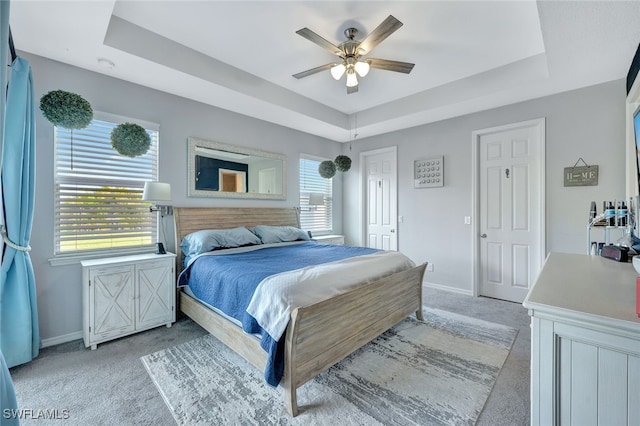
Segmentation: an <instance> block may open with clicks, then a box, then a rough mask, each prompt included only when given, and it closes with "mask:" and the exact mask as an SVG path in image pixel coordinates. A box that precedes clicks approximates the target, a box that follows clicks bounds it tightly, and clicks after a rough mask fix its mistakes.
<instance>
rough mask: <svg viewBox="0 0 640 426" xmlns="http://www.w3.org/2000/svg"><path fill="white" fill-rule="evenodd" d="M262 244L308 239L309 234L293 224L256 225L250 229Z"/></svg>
mask: <svg viewBox="0 0 640 426" xmlns="http://www.w3.org/2000/svg"><path fill="white" fill-rule="evenodd" d="M252 231H253V233H254V234H256V235H257V236H258V237H260V239H261V240H262V242H263V243H264V244H269V243H284V242H287V241H298V240H304V241H309V234H307V232H306V231H303V230H302V229H300V228H296V227H295V226H270V225H258V226H256V227H254V228H253V229H252Z"/></svg>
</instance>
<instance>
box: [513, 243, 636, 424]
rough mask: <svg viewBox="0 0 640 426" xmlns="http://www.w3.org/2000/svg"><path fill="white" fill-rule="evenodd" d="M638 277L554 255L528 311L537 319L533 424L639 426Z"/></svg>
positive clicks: (608, 263)
mask: <svg viewBox="0 0 640 426" xmlns="http://www.w3.org/2000/svg"><path fill="white" fill-rule="evenodd" d="M636 276H637V274H636V271H635V270H634V269H633V267H632V265H631V264H630V263H617V262H614V261H612V260H609V259H605V258H602V257H599V256H589V255H582V254H566V253H551V254H550V255H549V256H548V258H547V260H546V261H545V264H544V267H543V268H542V271H541V273H540V276H539V277H538V279H537V281H536V283H535V285H534V286H533V288H532V289H531V291H530V292H529V294H528V296H527V298H526V299H525V301H524V303H523V305H524V306H525V307H526V308H528V309H529V315H531V329H532V335H531V424H532V425H534V426H535V425H544V426H546V425H580V426H589V425H601V426H615V425H629V426H631V425H633V426H637V425H640V318H638V316H637V314H636V311H635V297H636V295H635V293H636V290H635V280H636Z"/></svg>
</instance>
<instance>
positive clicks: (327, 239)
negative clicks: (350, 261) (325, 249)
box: [312, 235, 344, 245]
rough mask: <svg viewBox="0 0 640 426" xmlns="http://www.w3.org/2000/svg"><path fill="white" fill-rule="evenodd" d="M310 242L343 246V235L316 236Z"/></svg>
mask: <svg viewBox="0 0 640 426" xmlns="http://www.w3.org/2000/svg"><path fill="white" fill-rule="evenodd" d="M312 240H315V241H317V242H319V243H323V244H338V245H343V244H344V235H318V236H316V237H313V238H312Z"/></svg>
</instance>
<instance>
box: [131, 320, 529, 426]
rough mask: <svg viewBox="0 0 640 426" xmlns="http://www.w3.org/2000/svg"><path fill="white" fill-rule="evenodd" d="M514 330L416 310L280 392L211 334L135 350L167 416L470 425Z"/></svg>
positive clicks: (207, 420) (184, 420) (211, 420)
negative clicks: (288, 404)
mask: <svg viewBox="0 0 640 426" xmlns="http://www.w3.org/2000/svg"><path fill="white" fill-rule="evenodd" d="M517 334H518V331H517V330H516V329H513V328H511V327H507V326H504V325H499V324H494V323H491V322H487V321H482V320H478V319H475V318H470V317H466V316H463V315H459V314H455V313H451V312H446V311H441V310H438V309H427V310H425V322H419V321H416V320H415V319H411V318H409V319H406V320H404V321H403V322H401V323H400V324H399V325H397V326H396V327H394V328H392V329H391V330H389V331H387V332H386V333H384V334H383V335H381V336H380V337H378V338H377V339H376V340H374V341H373V342H372V343H369V344H368V345H366V346H365V347H363V348H362V349H360V350H358V351H356V352H355V353H354V354H352V355H350V356H349V357H347V358H346V359H344V360H343V361H341V362H340V363H338V364H337V365H336V366H334V367H332V368H331V369H329V370H328V371H326V372H324V373H322V374H321V375H320V376H318V377H317V378H316V379H314V380H313V381H311V382H309V383H307V384H305V385H304V386H302V387H301V388H299V389H298V405H299V406H300V414H299V415H298V417H296V418H293V419H292V418H290V417H288V415H287V414H286V412H285V410H284V405H283V400H282V389H279V388H278V389H275V388H271V387H269V386H268V385H266V384H265V383H264V380H263V378H262V372H261V371H258V370H257V369H256V368H254V367H253V366H251V365H249V364H248V363H247V362H246V361H244V360H243V359H242V358H241V357H239V356H238V355H236V354H235V353H233V352H232V351H231V350H229V349H228V348H226V347H225V346H224V345H223V344H222V343H220V342H219V341H218V340H217V339H215V338H213V337H212V336H208V335H207V336H202V337H199V338H196V339H194V340H192V341H190V342H186V343H183V344H180V345H177V346H174V347H171V348H167V349H163V350H161V351H158V352H155V353H152V354H150V355H146V356H144V357H142V362H143V364H144V365H145V367H146V368H147V371H148V372H149V374H150V376H151V378H152V379H153V381H154V383H155V384H156V386H157V387H158V389H159V391H160V393H161V394H162V396H163V398H164V400H165V402H166V404H167V406H168V407H169V409H170V411H171V412H172V414H173V416H174V418H175V419H176V421H177V422H178V423H179V424H181V425H198V424H203V425H204V424H207V425H208V424H258V423H259V424H280V425H284V424H305V425H313V424H327V420H328V419H336V420H337V419H339V420H340V424H366V425H374V424H385V425H386V424H421V425H425V424H426V425H432V424H433V425H437V424H456V425H464V424H475V422H476V421H477V419H478V416H479V415H480V412H481V411H482V408H483V406H484V404H485V402H486V400H487V398H488V396H489V394H490V393H491V389H492V387H493V385H494V383H495V381H496V378H497V376H498V374H499V372H500V369H501V367H502V365H503V363H504V361H505V359H506V358H507V356H508V354H509V350H510V348H511V346H512V344H513V341H514V339H515V338H516V336H517Z"/></svg>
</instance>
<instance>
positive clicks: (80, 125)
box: [40, 90, 93, 129]
mask: <svg viewBox="0 0 640 426" xmlns="http://www.w3.org/2000/svg"><path fill="white" fill-rule="evenodd" d="M40 111H42V115H44V118H46V119H47V120H49V122H50V123H51V124H53V125H54V126H59V127H64V128H65V129H84V128H85V127H87V126H88V125H89V124H90V123H91V120H93V109H92V108H91V104H90V103H89V102H87V101H86V100H85V99H84V98H83V97H82V96H80V95H76V94H75V93H71V92H65V91H64V90H53V91H51V92H49V93H47V94H46V95H44V96H43V97H42V98H40Z"/></svg>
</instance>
